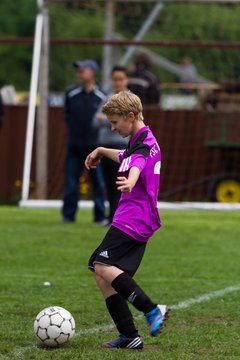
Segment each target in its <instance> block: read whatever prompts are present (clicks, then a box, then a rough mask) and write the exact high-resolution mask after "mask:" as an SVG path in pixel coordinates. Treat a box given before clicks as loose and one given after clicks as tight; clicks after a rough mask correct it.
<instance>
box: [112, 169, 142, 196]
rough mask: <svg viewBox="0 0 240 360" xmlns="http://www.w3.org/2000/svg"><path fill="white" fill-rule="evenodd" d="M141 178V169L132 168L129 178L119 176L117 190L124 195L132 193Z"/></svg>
mask: <svg viewBox="0 0 240 360" xmlns="http://www.w3.org/2000/svg"><path fill="white" fill-rule="evenodd" d="M139 176H140V169H139V168H138V167H137V166H133V167H131V169H130V170H129V174H128V178H126V177H124V176H119V177H118V178H117V181H116V184H117V186H118V187H117V189H118V190H120V191H121V192H123V193H130V192H131V191H132V189H133V187H134V186H135V184H136V182H137V181H138V179H139Z"/></svg>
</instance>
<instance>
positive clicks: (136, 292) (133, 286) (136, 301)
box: [111, 272, 157, 314]
mask: <svg viewBox="0 0 240 360" xmlns="http://www.w3.org/2000/svg"><path fill="white" fill-rule="evenodd" d="M111 285H112V287H113V288H114V290H116V291H117V292H118V293H119V294H120V295H121V296H122V297H123V298H124V299H126V300H128V301H129V302H130V303H132V304H133V305H134V306H135V308H136V309H138V310H139V311H142V312H144V314H147V313H148V312H149V311H151V310H153V309H155V307H156V306H157V305H156V304H154V303H153V302H152V301H151V300H150V298H149V297H148V296H147V295H146V294H145V293H144V291H143V290H142V289H141V288H140V287H139V286H138V285H137V283H136V282H135V281H134V280H133V279H132V278H131V276H130V275H128V274H127V273H125V272H124V273H122V274H120V275H118V276H117V277H116V278H115V279H114V280H113V282H112V284H111Z"/></svg>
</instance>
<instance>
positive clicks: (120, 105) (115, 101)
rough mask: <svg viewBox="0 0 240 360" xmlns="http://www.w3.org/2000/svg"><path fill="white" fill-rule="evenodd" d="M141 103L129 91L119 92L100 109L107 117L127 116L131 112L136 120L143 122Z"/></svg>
mask: <svg viewBox="0 0 240 360" xmlns="http://www.w3.org/2000/svg"><path fill="white" fill-rule="evenodd" d="M142 110H143V107H142V103H141V100H140V99H139V97H138V96H137V95H135V94H133V93H132V92H131V91H120V92H119V93H118V94H115V95H113V96H111V98H110V99H109V100H108V101H107V103H106V104H105V105H103V107H102V112H103V114H105V115H107V116H111V115H120V116H124V117H125V116H127V115H128V114H129V113H130V112H133V113H134V115H135V117H136V118H137V120H141V121H143V115H142Z"/></svg>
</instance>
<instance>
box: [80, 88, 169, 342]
mask: <svg viewBox="0 0 240 360" xmlns="http://www.w3.org/2000/svg"><path fill="white" fill-rule="evenodd" d="M102 111H103V113H104V114H105V115H106V116H107V117H108V119H109V121H110V122H111V125H112V131H116V132H118V133H119V134H120V135H121V136H123V137H127V136H130V142H129V144H128V146H127V148H126V150H120V151H119V150H117V149H108V148H104V147H98V148H97V149H95V150H94V151H93V152H91V153H90V154H89V155H88V156H87V158H86V161H85V166H86V168H87V169H91V168H94V167H96V166H97V165H98V164H99V163H100V161H101V158H102V157H103V156H106V157H108V158H110V159H112V160H114V161H116V162H117V163H119V164H120V167H119V172H118V177H117V179H116V185H117V188H118V190H119V191H121V193H122V195H121V198H120V201H119V205H118V208H117V210H116V212H115V215H114V218H113V223H112V226H111V227H110V229H109V230H108V232H107V234H106V236H105V238H104V239H103V241H102V243H101V244H100V246H99V247H98V248H97V249H96V250H95V251H94V253H93V254H92V256H91V258H90V260H89V269H90V270H92V271H94V276H95V280H96V283H97V285H98V286H99V288H100V290H101V292H102V294H103V296H104V298H105V301H106V306H107V309H108V311H109V313H110V315H111V317H112V319H113V321H114V323H115V325H116V327H117V329H118V331H119V336H118V337H117V338H116V339H114V340H111V341H108V342H106V343H104V344H102V347H103V348H128V349H142V348H143V340H142V338H141V336H140V335H139V333H138V330H137V329H136V327H135V324H134V321H133V316H132V314H131V312H130V310H129V307H128V304H127V301H129V302H130V303H131V304H132V305H133V306H135V308H137V309H138V310H139V311H141V312H143V313H144V315H145V318H146V321H147V323H148V325H149V332H150V334H151V335H152V336H157V335H159V334H160V332H161V330H162V327H163V322H164V321H165V320H166V319H167V318H168V316H169V311H170V308H169V307H167V306H166V305H157V304H156V303H155V302H153V301H152V300H151V299H150V298H149V297H148V295H146V293H145V292H144V291H143V290H142V289H141V288H140V287H139V286H138V284H137V283H136V282H135V281H134V280H133V276H134V274H135V273H136V271H137V269H138V267H139V265H140V263H141V260H142V257H143V254H144V251H145V247H146V244H147V241H148V240H149V238H150V237H151V236H152V235H153V233H154V232H155V231H156V230H157V229H158V228H160V226H161V222H160V218H159V214H158V209H157V195H158V188H159V180H160V168H161V153H160V148H159V146H158V144H157V141H156V139H155V137H154V136H153V134H152V132H151V130H150V129H149V127H148V126H146V125H145V124H144V122H143V116H142V103H141V101H140V99H139V97H138V96H137V95H134V94H133V93H131V92H129V91H122V92H120V93H118V94H116V95H113V96H112V97H111V98H110V99H109V100H108V102H107V103H106V104H105V105H104V106H103V108H102Z"/></svg>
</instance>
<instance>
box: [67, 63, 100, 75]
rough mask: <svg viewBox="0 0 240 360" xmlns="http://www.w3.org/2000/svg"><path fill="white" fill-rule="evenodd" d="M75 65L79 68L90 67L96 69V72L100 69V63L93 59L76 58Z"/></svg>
mask: <svg viewBox="0 0 240 360" xmlns="http://www.w3.org/2000/svg"><path fill="white" fill-rule="evenodd" d="M73 66H74V67H75V68H78V69H80V68H89V69H91V70H92V71H94V72H95V74H97V73H98V70H99V67H98V64H97V63H96V61H94V60H91V59H87V60H83V61H80V60H76V61H74V63H73Z"/></svg>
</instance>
